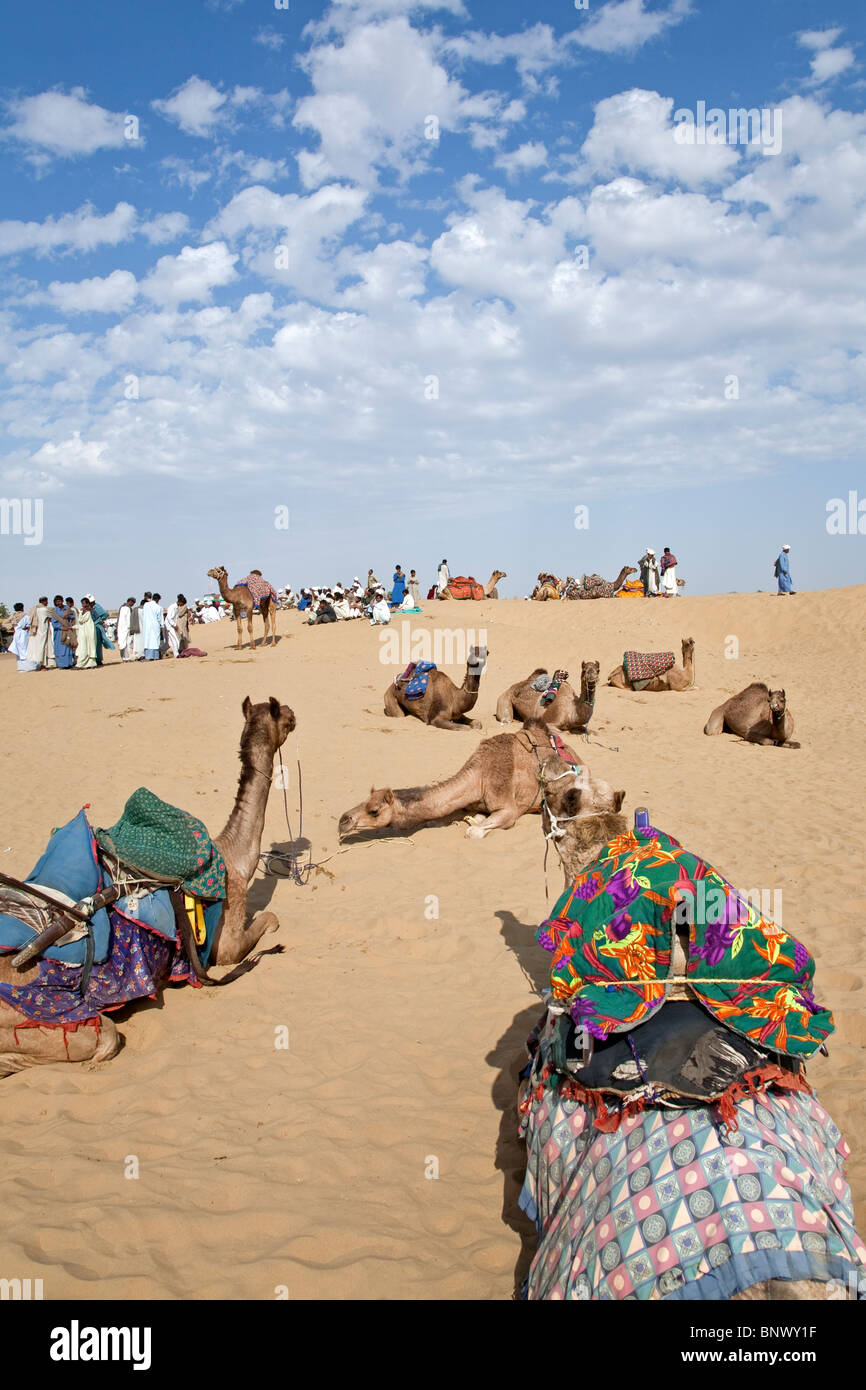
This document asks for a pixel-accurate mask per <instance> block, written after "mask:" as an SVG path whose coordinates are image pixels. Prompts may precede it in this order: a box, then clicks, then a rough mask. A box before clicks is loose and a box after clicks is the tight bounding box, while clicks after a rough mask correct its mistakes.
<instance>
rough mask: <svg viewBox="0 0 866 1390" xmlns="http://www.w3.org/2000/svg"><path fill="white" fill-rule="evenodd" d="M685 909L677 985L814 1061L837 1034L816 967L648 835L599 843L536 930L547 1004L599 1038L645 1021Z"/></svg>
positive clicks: (710, 871)
mask: <svg viewBox="0 0 866 1390" xmlns="http://www.w3.org/2000/svg"><path fill="white" fill-rule="evenodd" d="M683 905H684V906H685V908H686V910H687V911H686V915H687V920H688V922H689V942H688V960H687V965H686V974H685V977H684V983H685V984H687V985H688V986H690V988H691V990H692V992H693V994H694V996H695V998H696V999H697V1001H698V1003H700V1004H702V1005H703V1006H704V1007H705V1008H706V1009H708V1010H709V1012H710V1014H712V1016H713V1017H714V1018H715V1019H716V1020H717V1021H718V1022H719V1023H722V1024H724V1025H725V1026H726V1027H728V1028H730V1029H733V1031H734V1032H735V1033H738V1034H740V1035H741V1036H743V1037H745V1038H747V1039H749V1040H751V1041H752V1042H753V1043H755V1044H757V1045H758V1046H759V1047H765V1048H768V1049H772V1050H773V1051H775V1052H780V1053H784V1054H786V1055H789V1056H793V1057H802V1058H805V1057H809V1056H811V1054H812V1053H813V1052H815V1051H816V1050H817V1048H819V1047H820V1046H821V1044H822V1043H823V1042H824V1040H825V1039H826V1038H827V1037H828V1036H829V1035H830V1033H831V1032H832V1031H833V1016H832V1014H831V1013H830V1012H829V1011H828V1010H827V1009H824V1008H822V1007H821V1005H820V1004H817V1003H816V1002H815V997H814V995H813V993H812V986H813V981H814V976H815V962H814V960H813V959H812V957H811V955H810V954H809V952H808V951H807V950H806V948H805V946H803V945H801V944H800V942H799V941H795V939H794V938H793V937H792V936H789V935H788V933H787V932H785V931H783V930H782V928H781V927H780V926H777V925H776V924H775V923H774V922H772V921H770V920H768V919H765V918H764V917H762V916H760V915H759V914H758V912H756V910H755V908H754V906H753V905H752V904H751V903H750V902H749V901H748V899H747V898H746V897H744V896H743V895H741V894H740V893H738V892H737V890H736V889H735V888H733V887H732V885H731V884H730V883H728V882H727V880H726V879H724V878H723V877H722V875H721V874H720V873H718V871H717V870H716V869H714V868H713V867H712V866H711V865H710V864H708V863H706V861H705V860H703V859H700V858H698V856H697V855H696V854H692V853H690V852H689V851H688V850H685V849H683V847H682V845H681V844H680V843H679V841H678V840H675V839H674V838H673V836H672V835H666V834H665V833H664V831H661V830H655V829H653V828H652V827H649V828H647V829H638V830H636V831H628V832H627V833H626V834H625V835H619V836H617V838H616V839H615V840H611V841H610V843H609V844H607V845H605V847H604V849H603V850H602V852H601V854H600V855H599V857H598V859H596V860H595V861H594V862H593V863H592V864H590V865H589V867H588V868H587V869H586V871H585V872H584V873H582V874H580V875H579V876H578V877H577V878H576V879H575V880H574V882H573V883H572V885H571V887H570V888H569V889H568V890H567V891H566V892H565V893H563V895H562V897H561V898H560V899H559V901H558V902H557V904H556V906H555V908H554V910H553V913H552V914H551V916H550V918H549V919H548V920H547V921H546V922H543V923H542V925H541V926H540V927H539V929H538V932H537V933H536V935H537V939H538V941H539V942H540V944H541V945H542V946H544V947H545V948H546V949H547V950H549V951H551V952H552V953H553V963H552V966H551V972H550V983H551V986H552V994H553V1001H552V1002H553V1005H554V1007H559V1008H560V1009H561V1010H562V1011H563V1012H564V1011H566V1010H567V1011H568V1012H569V1013H570V1014H571V1017H572V1018H573V1020H574V1021H575V1023H577V1024H578V1025H579V1026H582V1027H583V1028H585V1029H586V1031H587V1032H588V1033H590V1034H591V1035H592V1036H593V1037H595V1038H606V1037H607V1036H608V1034H610V1033H626V1032H628V1031H629V1030H630V1029H632V1028H634V1027H635V1026H636V1025H638V1024H640V1023H641V1022H643V1020H645V1019H647V1018H649V1017H650V1015H651V1014H653V1013H654V1012H655V1011H656V1010H657V1009H660V1008H661V1007H662V1006H663V1005H664V1003H665V1002H666V1000H667V998H668V997H669V988H670V986H671V984H672V983H673V980H674V978H675V972H674V967H673V947H674V935H675V931H676V926H675V921H674V914H675V912H681V911H682V907H683ZM676 978H679V977H676Z"/></svg>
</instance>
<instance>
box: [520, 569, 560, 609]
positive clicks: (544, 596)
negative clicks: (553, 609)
mask: <svg viewBox="0 0 866 1390" xmlns="http://www.w3.org/2000/svg"><path fill="white" fill-rule="evenodd" d="M565 582H566V581H563V580H562V579H557V577H556V575H555V574H540V575H539V576H538V583H537V584H536V586H535V588H534V589H533V590H532V593H531V594H530V596H529V597H530V598H532V599H534V600H535V602H536V603H546V602H547V601H548V600H549V599H560V598H562V594H563V590H564V589H565Z"/></svg>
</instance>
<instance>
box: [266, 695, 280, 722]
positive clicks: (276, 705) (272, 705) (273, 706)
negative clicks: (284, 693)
mask: <svg viewBox="0 0 866 1390" xmlns="http://www.w3.org/2000/svg"><path fill="white" fill-rule="evenodd" d="M268 709H269V710H270V712H271V718H272V719H279V717H280V702H279V700H277V699H276V698H275V696H273V695H271V697H270V699H269V700H268Z"/></svg>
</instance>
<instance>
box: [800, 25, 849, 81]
mask: <svg viewBox="0 0 866 1390" xmlns="http://www.w3.org/2000/svg"><path fill="white" fill-rule="evenodd" d="M841 35H842V29H841V28H839V27H837V28H833V29H803V30H801V32H800V33H799V34H798V35H797V41H798V43H799V44H800V45H801V46H802V47H803V48H810V49H811V50H812V52H813V54H814V57H813V58H812V59H811V62H810V64H809V67H810V75H809V79H808V82H807V84H806V85H807V86H809V87H820V86H823V84H824V83H825V82H831V81H832V80H833V78H834V77H838V76H839V74H840V73H843V72H846V71H847V70H848V68H850V67H853V65H854V61H855V58H854V50H853V48H851V47H849V46H848V45H847V44H843V45H842V46H841V47H839V48H837V47H835V44H836V40H837V39H838V38H840V37H841Z"/></svg>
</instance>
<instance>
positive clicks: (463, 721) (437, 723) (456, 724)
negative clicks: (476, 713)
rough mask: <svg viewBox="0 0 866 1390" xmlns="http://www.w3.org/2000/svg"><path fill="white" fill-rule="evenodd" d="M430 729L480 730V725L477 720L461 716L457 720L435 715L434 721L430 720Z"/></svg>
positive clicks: (445, 715) (443, 715)
mask: <svg viewBox="0 0 866 1390" xmlns="http://www.w3.org/2000/svg"><path fill="white" fill-rule="evenodd" d="M430 728H431V729H480V728H481V725H480V723H479V722H478V720H477V719H467V718H466V717H465V715H461V716H460V718H459V719H449V718H448V716H447V714H437V716H436V718H435V719H431V720H430Z"/></svg>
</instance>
